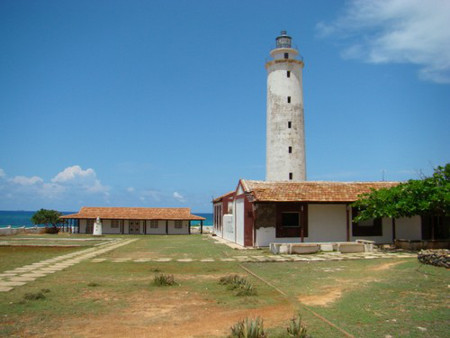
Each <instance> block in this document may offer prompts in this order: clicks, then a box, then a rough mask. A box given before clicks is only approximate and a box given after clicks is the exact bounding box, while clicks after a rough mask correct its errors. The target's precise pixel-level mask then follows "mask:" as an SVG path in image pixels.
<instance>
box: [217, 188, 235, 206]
mask: <svg viewBox="0 0 450 338" xmlns="http://www.w3.org/2000/svg"><path fill="white" fill-rule="evenodd" d="M233 194H234V191H230V192H227V193H226V194H223V195H222V196H219V197H216V198H214V199H213V203H217V202H220V201H222V200H223V199H224V198H225V197H228V196H230V195H233Z"/></svg>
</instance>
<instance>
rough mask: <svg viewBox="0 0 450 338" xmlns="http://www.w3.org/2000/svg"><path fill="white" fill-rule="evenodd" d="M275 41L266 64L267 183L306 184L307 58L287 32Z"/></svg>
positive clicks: (283, 32)
mask: <svg viewBox="0 0 450 338" xmlns="http://www.w3.org/2000/svg"><path fill="white" fill-rule="evenodd" d="M275 41H276V46H275V48H274V49H272V50H271V51H270V56H271V58H272V59H271V60H270V61H268V62H267V63H266V70H267V126H266V128H267V129H266V133H267V135H266V142H267V144H266V180H267V181H292V182H299V181H305V180H306V161H305V127H304V117H303V85H302V70H303V66H304V64H303V59H302V58H301V56H300V54H299V52H298V50H297V49H295V48H293V47H292V38H291V37H290V36H288V35H287V32H286V31H282V32H281V34H280V35H279V36H278V37H277V38H276V39H275Z"/></svg>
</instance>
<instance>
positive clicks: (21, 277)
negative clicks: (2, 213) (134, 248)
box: [0, 239, 137, 292]
mask: <svg viewBox="0 0 450 338" xmlns="http://www.w3.org/2000/svg"><path fill="white" fill-rule="evenodd" d="M136 240H137V239H128V240H119V241H114V242H106V243H105V244H103V245H102V246H96V247H93V248H89V249H86V250H80V251H77V252H72V253H69V254H66V255H62V256H57V257H53V258H50V259H46V260H43V261H41V262H37V263H33V264H29V265H25V266H22V267H18V268H15V269H14V270H7V271H3V273H0V292H8V291H11V290H12V289H13V288H15V287H17V286H22V285H25V284H27V283H29V282H32V281H34V280H36V279H37V278H40V277H45V276H47V275H49V274H51V273H55V272H57V271H61V270H63V269H66V268H68V267H70V266H72V265H75V264H77V263H79V262H81V261H83V260H86V259H91V258H94V257H95V256H98V255H101V254H103V253H105V252H108V251H111V250H114V249H117V248H119V247H121V246H124V245H127V244H129V243H131V242H134V241H136Z"/></svg>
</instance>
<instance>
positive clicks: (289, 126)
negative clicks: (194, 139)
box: [288, 121, 292, 129]
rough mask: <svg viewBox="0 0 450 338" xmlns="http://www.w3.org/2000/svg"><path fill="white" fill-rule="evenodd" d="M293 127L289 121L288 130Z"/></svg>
mask: <svg viewBox="0 0 450 338" xmlns="http://www.w3.org/2000/svg"><path fill="white" fill-rule="evenodd" d="M291 127H292V122H291V121H288V128H289V129H291Z"/></svg>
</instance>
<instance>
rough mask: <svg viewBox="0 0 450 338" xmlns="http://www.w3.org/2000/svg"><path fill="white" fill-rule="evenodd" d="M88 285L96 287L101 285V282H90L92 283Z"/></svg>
mask: <svg viewBox="0 0 450 338" xmlns="http://www.w3.org/2000/svg"><path fill="white" fill-rule="evenodd" d="M87 286H90V287H96V286H100V284H98V283H96V282H90V283H88V285H87Z"/></svg>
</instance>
